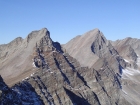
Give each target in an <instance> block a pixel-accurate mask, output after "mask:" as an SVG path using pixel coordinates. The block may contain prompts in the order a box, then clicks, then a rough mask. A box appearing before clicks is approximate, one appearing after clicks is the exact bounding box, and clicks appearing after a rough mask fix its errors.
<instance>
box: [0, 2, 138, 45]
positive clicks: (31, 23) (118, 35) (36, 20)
mask: <svg viewBox="0 0 140 105" xmlns="http://www.w3.org/2000/svg"><path fill="white" fill-rule="evenodd" d="M44 27H46V28H48V30H49V31H50V33H51V38H52V39H53V40H54V41H58V42H60V43H62V44H64V43H66V42H67V41H69V40H70V39H72V38H73V37H75V36H77V35H82V34H84V33H85V32H87V31H89V30H92V29H94V28H99V29H100V30H101V31H102V32H103V33H104V35H105V37H106V38H107V39H109V40H117V39H122V38H125V37H134V38H139V39H140V0H0V44H4V43H8V42H10V41H11V40H13V39H15V38H16V37H19V36H21V37H23V38H25V37H26V36H27V35H28V34H29V33H30V32H31V31H33V30H39V29H41V28H44Z"/></svg>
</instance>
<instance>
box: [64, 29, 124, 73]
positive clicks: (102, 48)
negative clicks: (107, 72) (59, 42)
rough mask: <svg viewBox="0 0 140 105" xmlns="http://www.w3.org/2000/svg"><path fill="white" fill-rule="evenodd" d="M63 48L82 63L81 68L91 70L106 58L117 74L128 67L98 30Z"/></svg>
mask: <svg viewBox="0 0 140 105" xmlns="http://www.w3.org/2000/svg"><path fill="white" fill-rule="evenodd" d="M63 47H64V48H65V49H66V51H67V52H68V53H69V54H70V55H71V56H72V57H74V58H76V59H77V60H78V61H79V62H80V64H81V66H88V67H90V68H91V67H93V64H94V63H96V62H97V61H98V60H99V59H101V58H105V59H106V60H107V61H108V64H110V67H111V68H112V69H113V70H115V72H116V73H120V67H122V68H125V67H126V63H125V61H124V60H123V58H122V57H121V56H119V54H118V52H117V51H116V50H115V49H114V47H113V46H112V45H111V43H110V42H109V41H108V40H107V39H106V38H105V37H104V35H103V34H102V32H100V31H99V30H98V29H94V30H91V31H89V32H87V33H85V34H84V35H82V36H77V37H76V38H74V39H72V40H71V41H69V42H68V43H67V44H65V45H64V46H63ZM93 68H94V67H93Z"/></svg>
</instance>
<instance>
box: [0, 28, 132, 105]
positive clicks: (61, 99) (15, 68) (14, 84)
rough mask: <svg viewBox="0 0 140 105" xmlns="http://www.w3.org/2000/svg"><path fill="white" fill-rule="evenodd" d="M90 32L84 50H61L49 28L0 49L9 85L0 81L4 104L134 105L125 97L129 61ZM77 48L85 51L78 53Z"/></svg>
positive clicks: (95, 32) (2, 70)
mask: <svg viewBox="0 0 140 105" xmlns="http://www.w3.org/2000/svg"><path fill="white" fill-rule="evenodd" d="M88 34H90V37H88V39H87V40H90V41H89V42H90V43H86V42H88V41H85V42H84V43H81V46H83V47H80V46H79V45H80V41H79V43H78V44H75V45H73V47H67V46H66V45H64V46H63V48H62V46H61V45H60V44H59V43H58V42H54V41H52V39H51V38H50V32H49V31H48V30H47V29H46V28H43V29H41V30H39V31H33V32H31V33H30V34H29V35H28V36H27V38H25V39H22V38H17V39H15V40H14V41H12V42H10V43H9V44H6V45H0V65H1V66H0V74H1V76H2V77H3V78H4V81H5V82H6V84H7V85H6V84H5V82H4V81H3V79H2V78H1V77H0V104H1V105H131V104H130V103H129V102H128V101H127V100H126V99H125V98H124V97H123V96H122V95H121V92H122V91H121V90H122V85H121V83H122V82H121V73H122V72H121V70H122V68H125V67H126V62H125V61H124V60H123V58H122V57H121V56H119V53H118V52H117V51H116V50H115V49H114V47H113V46H112V45H111V43H110V42H108V41H107V40H106V39H105V37H104V36H103V35H102V33H101V32H100V31H99V30H97V29H95V30H92V31H90V32H88ZM80 37H81V36H79V38H80ZM86 37H87V35H85V36H84V38H86ZM93 38H94V39H93ZM82 39H83V38H81V39H80V40H82ZM73 43H74V42H73ZM86 44H87V45H88V46H86ZM98 46H99V47H98ZM74 47H77V48H78V47H79V49H81V51H80V52H79V51H76V50H75V54H74V50H72V49H70V48H74ZM84 47H85V50H84ZM87 47H88V48H87ZM77 48H76V49H77ZM65 49H66V50H65ZM69 50H72V51H73V52H72V53H73V54H71V53H70V52H69ZM86 51H91V52H88V53H89V54H86V53H85V52H86ZM82 54H83V55H82ZM73 55H76V56H73ZM78 55H79V56H78ZM89 55H93V56H91V58H90V59H89V60H90V62H89V61H88V58H89ZM72 56H73V57H72ZM76 59H77V60H78V61H77V60H76ZM80 60H81V61H80ZM86 61H87V62H86ZM88 62H89V63H88ZM110 62H113V63H112V64H110ZM86 63H87V64H86ZM86 66H87V67H86Z"/></svg>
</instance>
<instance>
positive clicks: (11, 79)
mask: <svg viewBox="0 0 140 105" xmlns="http://www.w3.org/2000/svg"><path fill="white" fill-rule="evenodd" d="M44 36H46V37H47V36H48V37H49V33H48V30H47V29H46V28H43V29H41V30H39V31H33V32H31V33H30V34H29V35H28V36H27V37H26V38H25V39H21V38H17V39H15V40H14V41H12V42H10V43H9V44H7V45H4V46H5V47H3V49H2V51H1V52H0V55H3V54H4V53H3V52H7V56H5V57H4V59H1V60H0V74H1V75H2V77H3V78H4V80H5V82H6V83H7V84H8V85H12V84H14V83H16V82H18V81H17V80H18V79H22V78H25V77H26V76H27V75H30V73H31V72H33V66H32V53H33V52H34V49H35V48H36V43H38V42H39V41H40V40H41V39H42V38H43V37H44ZM20 39H21V40H20ZM2 46H3V45H2ZM4 49H5V50H4ZM21 74H23V75H22V76H21ZM17 78H18V79H17Z"/></svg>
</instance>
